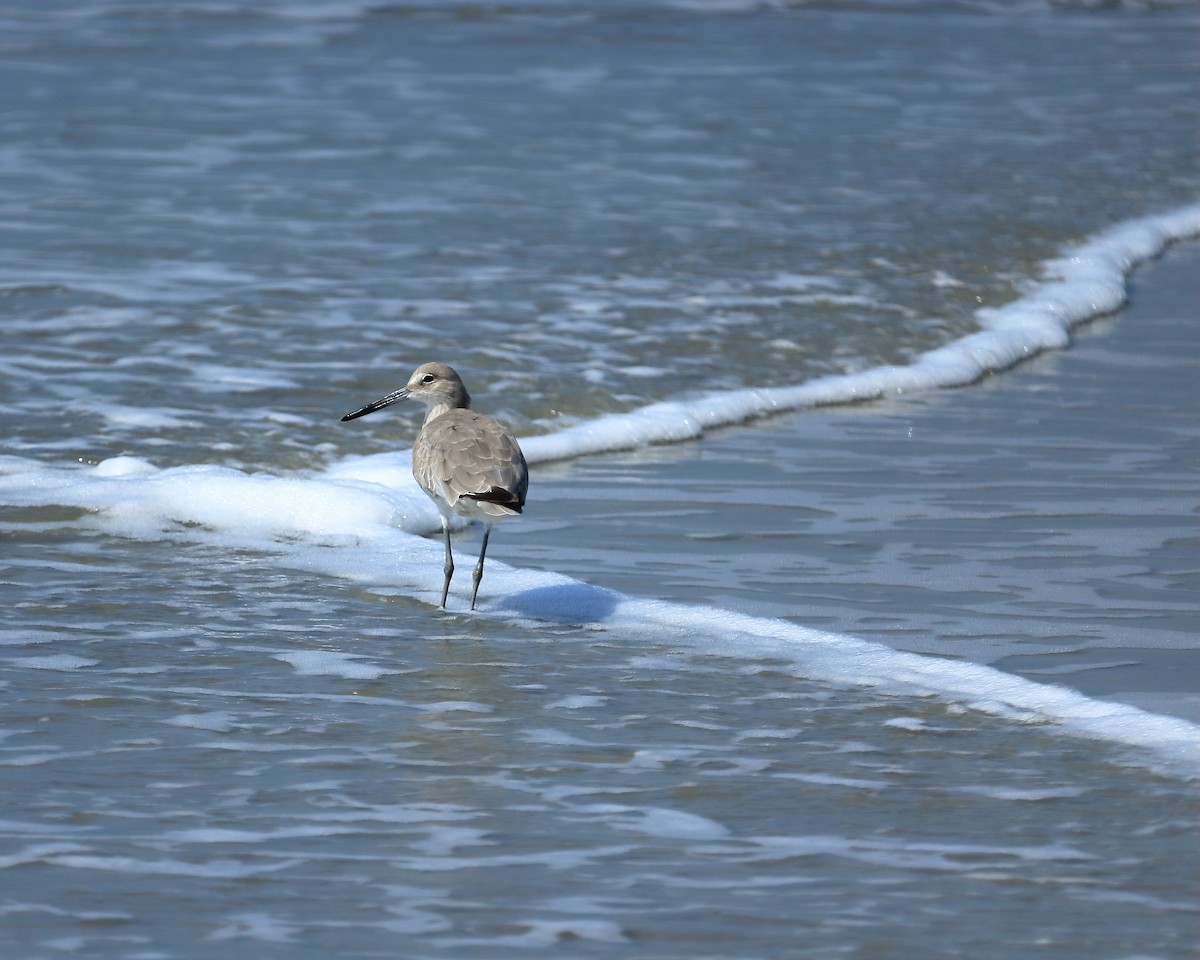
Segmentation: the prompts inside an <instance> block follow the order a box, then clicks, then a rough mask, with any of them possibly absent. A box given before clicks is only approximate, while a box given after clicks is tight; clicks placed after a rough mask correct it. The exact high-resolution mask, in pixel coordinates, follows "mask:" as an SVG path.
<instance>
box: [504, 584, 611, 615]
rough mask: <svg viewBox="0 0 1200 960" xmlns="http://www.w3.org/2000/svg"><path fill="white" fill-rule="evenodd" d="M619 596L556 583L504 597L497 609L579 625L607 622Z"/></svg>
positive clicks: (607, 591)
mask: <svg viewBox="0 0 1200 960" xmlns="http://www.w3.org/2000/svg"><path fill="white" fill-rule="evenodd" d="M620 600H621V595H620V594H619V593H616V592H615V591H613V590H606V589H605V588H603V587H594V586H592V585H591V584H587V583H558V584H554V585H552V586H546V587H534V588H533V589H531V590H523V591H521V592H520V593H514V594H512V595H511V596H509V597H506V598H505V599H504V601H503V602H501V603H499V604H497V605H496V608H497V609H501V610H504V611H506V612H511V613H515V614H517V615H518V616H522V617H529V618H530V619H532V620H547V621H550V622H552V623H565V624H583V623H596V622H599V621H603V620H607V619H608V618H609V617H610V616H611V615H612V613H613V611H615V610H616V609H617V605H618V604H619V603H620Z"/></svg>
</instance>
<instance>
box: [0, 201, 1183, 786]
mask: <svg viewBox="0 0 1200 960" xmlns="http://www.w3.org/2000/svg"><path fill="white" fill-rule="evenodd" d="M1197 235H1200V205H1194V206H1190V207H1187V208H1183V209H1180V210H1177V211H1174V212H1172V213H1168V214H1165V215H1162V216H1158V217H1149V218H1146V219H1142V220H1137V221H1133V222H1129V223H1125V224H1122V225H1119V226H1117V227H1115V228H1113V229H1111V230H1108V231H1106V232H1104V233H1102V234H1100V235H1099V236H1097V237H1095V238H1093V239H1091V240H1089V241H1088V242H1086V243H1084V244H1082V245H1080V246H1079V247H1076V248H1075V249H1073V250H1070V251H1068V252H1067V253H1066V254H1065V255H1064V256H1063V257H1061V258H1059V259H1057V260H1055V261H1053V262H1051V263H1049V264H1047V265H1046V270H1045V272H1046V277H1045V280H1044V281H1043V282H1041V283H1039V284H1037V285H1035V286H1033V287H1031V289H1030V290H1029V291H1028V292H1027V293H1026V294H1025V295H1024V296H1023V297H1021V298H1020V299H1018V300H1017V301H1015V302H1014V303H1012V304H1009V305H1008V306H1005V307H1002V308H998V309H993V310H988V311H982V312H981V313H980V316H979V320H980V325H981V327H982V329H981V330H980V331H979V332H978V333H975V334H972V335H970V336H967V337H964V338H962V339H960V340H957V341H954V342H952V343H950V344H948V345H946V346H943V347H940V348H938V349H936V350H932V351H930V352H929V353H926V354H924V355H922V356H920V357H918V358H917V360H916V361H915V362H914V363H912V364H910V365H908V366H887V367H878V368H874V369H871V370H865V371H862V372H860V373H855V374H850V375H845V376H830V377H824V378H821V379H818V380H815V381H811V382H808V383H804V384H799V385H796V386H791V387H779V388H771V389H762V390H739V391H733V392H727V393H712V394H706V395H704V396H701V397H696V398H692V399H681V400H670V401H663V402H660V403H655V404H651V405H649V406H647V407H644V408H642V409H640V410H635V411H632V412H630V413H626V414H619V415H614V416H608V417H601V418H598V419H595V420H592V421H588V422H585V423H579V424H576V425H574V426H571V427H568V428H567V429H564V430H561V431H558V432H556V433H551V434H548V435H545V436H539V437H531V438H528V439H526V440H524V441H522V443H523V446H524V448H525V451H526V455H527V457H528V458H529V459H530V460H531V461H534V462H538V461H547V460H554V459H561V458H569V457H580V456H585V455H587V454H590V453H595V452H599V451H609V450H617V449H624V448H631V447H637V446H640V445H643V444H652V443H667V442H672V441H677V440H684V439H690V438H693V437H697V436H699V435H701V434H702V433H703V431H704V429H706V428H707V427H712V426H718V425H723V424H732V423H736V422H740V421H743V420H746V419H748V418H752V417H755V416H760V415H766V414H772V413H778V412H782V411H786V410H796V409H801V408H805V407H812V406H817V405H822V404H836V403H844V402H854V401H861V400H867V399H871V398H875V397H881V396H885V395H888V394H895V393H902V392H908V391H913V390H931V389H937V388H944V387H951V386H957V385H961V384H966V383H970V382H973V381H975V380H977V379H978V378H979V377H981V376H984V375H985V374H987V373H989V372H992V371H997V370H1002V369H1004V368H1006V367H1008V366H1011V365H1012V364H1014V363H1016V362H1018V361H1020V360H1022V359H1024V358H1026V357H1029V356H1031V355H1033V354H1036V353H1038V352H1039V351H1042V350H1046V349H1052V348H1056V347H1061V346H1063V345H1064V344H1065V343H1066V342H1067V341H1068V339H1069V336H1070V330H1071V328H1072V327H1073V326H1075V325H1077V324H1078V323H1080V322H1082V321H1085V320H1087V319H1089V318H1091V317H1095V316H1098V315H1100V314H1103V313H1106V312H1110V311H1112V310H1115V309H1117V308H1118V307H1119V306H1120V305H1121V304H1122V302H1123V301H1124V297H1125V288H1124V280H1125V275H1126V274H1127V273H1128V272H1129V270H1130V269H1132V267H1133V266H1134V265H1136V264H1137V263H1138V262H1140V261H1142V260H1145V259H1147V258H1149V257H1152V256H1154V255H1155V254H1156V253H1158V252H1159V251H1160V250H1161V249H1162V248H1163V247H1164V246H1165V245H1166V244H1167V243H1168V242H1170V241H1172V240H1177V239H1183V238H1187V237H1193V236H1197ZM277 385H282V384H276V383H274V382H272V383H266V382H254V383H246V384H234V386H242V387H245V388H250V389H259V388H265V387H274V386H277ZM409 462H410V461H409V455H408V453H407V452H402V453H394V454H381V455H377V456H372V457H353V458H347V459H345V460H343V461H341V462H339V463H337V464H335V465H333V466H332V467H331V468H329V469H328V470H327V471H325V472H323V473H321V474H318V475H311V476H307V477H302V476H288V477H279V476H269V475H265V474H249V473H244V472H241V471H237V470H232V469H229V468H225V467H218V466H210V465H197V466H187V467H176V468H172V469H161V470H160V469H157V468H155V467H154V466H153V464H151V463H149V462H148V461H146V460H144V459H142V458H139V457H120V458H115V459H113V460H107V461H105V462H103V463H101V464H99V465H98V466H86V465H81V464H70V465H46V464H42V463H38V462H35V461H31V460H28V459H25V458H16V457H8V458H0V503H6V504H10V505H16V506H45V505H52V504H53V505H67V506H73V507H77V508H81V509H84V510H86V511H88V514H87V519H86V520H85V522H91V523H94V524H95V525H97V526H99V527H101V528H102V529H104V530H107V531H109V532H113V533H117V534H119V535H123V536H129V537H135V538H150V539H157V538H163V537H173V536H179V535H185V536H187V537H189V538H196V539H204V540H206V541H208V542H212V543H214V544H216V545H219V546H222V547H226V548H230V549H233V548H253V549H260V550H264V551H267V552H270V553H273V554H275V555H276V556H277V557H278V559H279V562H280V563H282V564H284V565H286V566H290V567H298V568H301V569H304V570H306V571H309V572H319V573H324V574H327V575H330V576H336V577H342V578H349V579H353V580H355V581H358V582H360V583H366V584H370V585H372V586H374V587H376V588H378V589H383V590H399V591H401V592H403V593H406V594H407V595H409V596H413V597H415V598H418V599H421V600H426V601H429V602H434V601H435V600H436V598H437V596H438V591H439V588H440V585H441V559H442V557H441V546H440V545H439V544H438V543H436V542H433V541H429V540H425V539H423V538H422V537H421V536H416V535H414V534H425V533H428V532H431V531H432V530H434V529H436V526H437V522H438V519H437V513H436V511H435V510H434V508H433V507H432V505H431V504H430V503H429V502H428V500H427V499H426V498H425V496H424V495H423V494H422V493H421V492H420V491H419V490H418V489H417V487H416V485H415V483H414V482H413V480H412V477H411V474H410V472H409ZM488 569H489V575H488V582H489V584H490V589H489V595H490V596H492V597H495V598H498V599H494V600H491V601H490V602H485V604H484V614H485V615H492V616H502V617H508V618H514V619H517V620H520V621H530V622H533V623H538V622H545V621H561V622H566V623H572V624H581V625H590V626H593V627H595V628H596V629H602V630H606V631H610V632H612V633H614V634H619V635H620V636H622V637H623V638H629V639H631V640H645V641H653V642H655V643H659V644H665V645H666V646H667V647H668V648H674V649H682V650H688V651H693V652H697V653H702V654H717V655H721V656H731V657H741V658H746V657H749V658H756V659H757V658H772V659H775V660H778V661H780V662H783V663H787V664H791V666H792V669H793V670H794V671H795V672H796V673H797V675H802V676H806V677H810V678H814V679H820V680H823V681H827V682H830V683H833V684H844V685H858V684H862V685H869V686H872V687H875V688H877V689H879V690H882V691H887V692H894V693H901V694H905V695H912V696H936V697H939V698H941V699H943V700H949V701H952V702H955V703H960V704H962V705H964V706H966V707H969V708H972V709H977V710H981V711H985V712H989V713H993V714H997V715H1000V716H1004V717H1007V718H1011V719H1014V720H1018V721H1025V722H1031V723H1043V724H1047V723H1053V724H1056V725H1057V726H1058V727H1059V728H1060V729H1063V730H1066V731H1070V732H1072V733H1075V734H1079V735H1083V736H1088V737H1096V738H1102V739H1107V740H1110V741H1115V742H1119V743H1123V744H1126V745H1130V746H1133V747H1136V748H1139V750H1141V751H1142V752H1143V753H1144V754H1145V755H1146V756H1147V758H1154V759H1157V760H1159V761H1162V762H1164V763H1165V764H1166V765H1167V766H1169V767H1170V768H1171V769H1174V770H1176V771H1178V772H1182V773H1184V774H1186V775H1189V776H1200V729H1197V727H1196V726H1195V725H1193V724H1190V723H1187V722H1185V721H1183V720H1179V719H1175V718H1170V717H1165V716H1159V715H1155V714H1151V713H1147V712H1144V711H1142V710H1139V709H1137V708H1135V707H1132V706H1128V705H1124V704H1119V703H1111V702H1105V701H1098V700H1094V699H1090V698H1088V697H1086V696H1083V695H1082V694H1080V693H1077V692H1075V691H1073V690H1070V689H1067V688H1065V687H1061V686H1054V685H1049V684H1044V683H1035V682H1032V681H1029V680H1025V679H1022V678H1020V677H1016V676H1013V675H1010V674H1006V673H1003V672H1001V671H998V670H995V669H993V668H990V667H987V666H983V665H979V664H974V663H968V662H962V661H951V660H946V659H935V658H928V657H922V656H919V655H916V654H911V653H905V652H901V651H897V650H894V649H891V648H889V647H886V646H883V645H880V644H876V643H868V642H865V641H862V640H858V639H856V638H853V637H848V636H842V635H837V634H832V633H826V632H822V631H818V630H812V629H808V628H805V627H802V626H797V625H795V624H792V623H788V622H783V621H777V620H767V619H761V618H754V617H749V616H743V615H740V614H735V613H731V612H728V611H723V610H717V609H712V608H691V607H685V606H682V605H678V604H669V603H664V602H660V601H656V600H651V599H637V598H633V597H628V596H623V595H620V594H616V593H612V592H610V591H606V590H601V589H598V588H595V587H591V586H589V585H587V584H585V583H581V582H579V581H576V580H571V579H569V578H567V577H564V576H561V575H556V574H553V573H543V572H540V571H533V570H517V569H513V568H511V567H508V566H506V565H504V564H502V563H499V562H497V561H493V562H492V564H491V565H490V566H489V568H488ZM289 662H290V663H292V665H293V667H295V668H296V669H297V670H298V671H300V672H333V673H337V674H340V675H343V676H347V677H353V678H374V677H376V676H378V675H379V671H378V670H377V669H376V668H375V667H374V666H372V665H370V664H368V663H362V662H358V661H356V660H353V659H351V658H350V657H342V656H339V655H332V654H325V655H320V656H318V655H310V657H309V658H308V659H307V660H305V661H303V662H301V661H299V660H297V659H294V658H290V659H289ZM22 663H23V665H24V666H33V667H39V668H41V669H59V670H63V669H86V668H87V667H88V666H90V663H89V662H85V661H83V660H81V659H80V658H74V659H69V658H64V657H55V656H50V657H44V658H26V659H25V660H23V661H22ZM893 726H896V728H897V729H898V730H899V729H903V730H907V731H910V732H912V733H914V734H916V735H924V734H926V733H928V732H929V729H930V728H927V727H925V726H924V725H923V724H920V723H917V722H915V721H914V722H912V723H909V724H908V725H907V726H903V727H900V726H899V725H896V724H893Z"/></svg>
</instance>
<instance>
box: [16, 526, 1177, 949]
mask: <svg viewBox="0 0 1200 960" xmlns="http://www.w3.org/2000/svg"><path fill="white" fill-rule="evenodd" d="M86 546H87V545H86V544H78V543H77V544H74V545H72V546H71V547H70V549H69V550H61V551H60V547H59V546H57V545H55V544H54V543H53V542H48V543H43V544H41V545H39V547H38V548H37V549H36V552H35V551H34V550H33V548H32V547H30V548H29V550H28V552H29V553H30V554H34V553H35V555H36V563H35V565H36V567H37V568H38V569H39V571H41V575H39V577H38V582H37V583H27V584H25V585H24V594H25V600H24V601H23V605H22V615H23V620H24V623H25V627H24V628H23V633H24V635H23V636H22V635H21V634H20V633H18V632H16V631H11V630H10V631H7V632H6V633H5V634H4V647H3V659H4V661H5V667H4V682H5V691H4V692H5V696H4V699H3V706H2V707H0V725H2V728H3V730H4V732H5V734H6V736H5V738H4V741H3V743H2V745H0V767H2V768H3V769H4V770H5V771H6V772H5V773H3V774H2V776H3V779H4V782H5V798H6V799H5V806H6V810H7V814H6V817H5V820H4V822H3V823H2V824H0V837H2V838H3V844H4V854H3V856H2V857H0V864H2V865H3V867H4V871H3V873H4V877H5V883H4V886H5V889H6V893H5V896H4V903H3V907H2V914H0V923H2V924H3V927H4V929H5V931H6V940H7V942H8V944H9V949H10V950H16V951H17V952H15V953H10V955H11V956H14V957H16V956H35V955H36V956H40V955H43V953H44V951H46V950H48V949H53V950H54V951H55V953H56V954H57V953H64V954H68V955H69V954H71V953H82V954H85V955H88V956H130V957H135V956H182V955H187V956H189V957H205V956H213V957H216V956H223V957H228V956H230V955H238V956H240V955H243V952H244V951H245V950H247V949H253V950H254V952H255V955H256V956H261V955H263V953H264V952H265V953H267V954H276V955H281V956H307V955H328V953H329V952H334V953H337V954H338V955H341V956H374V955H377V954H379V955H384V954H386V955H396V953H397V952H399V953H400V954H401V955H404V956H412V957H465V956H477V955H478V952H479V950H481V949H484V950H486V951H487V952H488V955H489V956H497V957H504V956H513V957H516V956H522V955H527V953H528V951H531V950H534V951H538V952H542V951H545V952H547V953H548V954H549V955H554V954H555V952H556V951H559V950H563V949H569V950H570V951H571V952H572V955H581V956H597V957H607V956H628V955H630V954H631V953H632V954H634V955H639V956H642V955H645V956H677V955H680V952H681V951H683V952H686V953H687V954H688V955H690V956H697V957H705V956H709V957H721V956H729V955H731V954H736V955H739V956H777V955H780V952H781V951H783V952H786V951H788V950H791V949H794V948H799V947H803V949H804V950H805V952H806V954H808V955H812V956H819V957H824V956H829V957H835V956H844V955H847V953H849V955H864V956H865V955H870V954H871V952H872V951H875V952H876V953H879V952H882V954H883V955H889V954H892V955H896V956H916V955H919V954H921V953H923V952H925V951H928V950H930V949H933V946H934V944H938V945H941V946H943V947H944V946H945V945H947V944H949V945H953V949H954V950H956V951H970V952H971V953H972V954H973V955H976V956H983V957H997V958H1000V957H1008V956H1012V955H1014V953H1030V952H1036V953H1037V954H1038V955H1044V956H1059V957H1074V956H1078V955H1079V953H1080V951H1081V950H1082V951H1084V952H1088V953H1089V954H1091V955H1097V956H1120V955H1126V953H1128V954H1129V955H1132V954H1133V953H1134V952H1136V951H1141V952H1142V953H1143V954H1146V955H1162V956H1175V955H1182V953H1180V951H1182V950H1185V949H1186V944H1187V943H1188V942H1189V938H1190V936H1191V934H1192V933H1194V931H1195V914H1194V912H1193V911H1192V907H1191V905H1190V904H1189V903H1188V902H1187V898H1186V895H1185V894H1184V893H1183V891H1185V890H1186V889H1187V886H1188V873H1189V872H1190V871H1189V869H1188V868H1187V867H1185V866H1184V864H1183V863H1182V862H1181V858H1179V856H1178V851H1179V849H1180V848H1181V846H1185V845H1187V844H1189V843H1191V842H1192V841H1193V840H1194V829H1195V828H1194V823H1193V820H1192V813H1193V812H1194V810H1193V797H1192V796H1191V789H1190V787H1188V786H1187V784H1186V783H1184V782H1181V781H1178V780H1175V779H1173V778H1162V777H1160V776H1157V775H1153V774H1148V773H1147V771H1146V770H1145V769H1144V768H1143V767H1141V766H1140V765H1130V762H1129V761H1130V760H1131V759H1133V758H1132V757H1131V756H1129V755H1127V754H1125V753H1124V752H1123V751H1121V750H1120V749H1117V748H1114V747H1112V746H1108V745H1105V744H1103V743H1099V742H1092V741H1087V740H1082V739H1078V738H1073V737H1064V736H1062V735H1061V734H1056V733H1054V732H1052V731H1049V730H1043V729H1039V727H1038V726H1037V725H1032V726H1031V725H1022V724H1014V723H1011V722H1007V721H1003V720H1000V719H998V718H995V717H989V716H986V715H983V714H979V713H977V712H973V711H970V710H963V709H961V708H956V707H954V706H953V705H948V704H946V703H944V702H939V701H938V700H936V699H927V700H919V699H914V698H903V697H887V696H881V695H879V694H877V693H873V692H872V691H870V690H865V689H855V688H852V687H851V688H837V687H830V686H829V685H828V684H824V683H815V682H811V681H806V680H804V679H803V678H798V677H796V676H795V674H794V671H793V670H791V669H789V668H787V667H785V666H784V665H779V664H776V663H773V662H772V661H771V660H769V659H768V660H761V661H756V660H755V659H754V658H722V657H710V656H704V655H689V654H686V653H683V652H681V651H680V650H678V649H673V648H671V647H670V646H668V645H664V646H662V647H660V648H655V647H653V646H650V647H647V646H645V645H644V644H641V643H637V642H634V641H631V640H630V638H628V637H624V636H622V635H621V634H620V633H618V632H610V631H605V630H597V629H580V628H574V627H571V626H568V625H560V626H557V627H555V626H543V627H541V628H539V629H537V630H531V629H530V628H529V627H528V626H521V625H516V624H512V623H505V622H502V621H500V622H497V621H494V620H491V619H484V620H480V619H479V618H464V617H461V616H457V615H454V614H449V615H442V616H435V615H431V614H430V613H429V611H428V608H427V607H425V606H424V605H423V604H415V603H412V602H410V601H405V600H399V599H395V600H384V599H381V598H380V597H379V596H377V595H372V594H371V593H369V592H366V591H362V590H357V589H354V588H352V587H347V586H346V585H345V584H343V583H337V582H330V581H329V580H328V579H327V578H323V577H308V576H305V575H304V574H302V573H297V572H295V571H289V572H287V573H280V572H279V571H278V570H277V569H274V568H273V567H272V566H271V564H270V562H269V560H267V559H264V558H258V557H254V556H244V557H241V558H235V561H234V562H232V563H230V562H224V563H221V564H214V563H213V562H212V558H211V557H210V556H209V555H208V551H207V549H206V548H204V547H201V546H189V545H187V544H184V543H181V544H175V545H165V544H145V543H137V542H122V541H111V540H107V539H106V540H104V541H103V542H100V541H93V542H92V543H91V544H90V546H91V548H92V549H91V550H90V551H89V550H87V549H86ZM23 552H26V551H24V550H21V551H18V557H16V558H12V559H10V560H9V561H8V563H7V564H6V569H7V571H8V574H7V575H8V576H9V577H12V576H14V572H15V574H16V576H17V577H19V576H20V571H21V570H22V569H23V566H22V563H21V561H20V559H19V556H20V553H23ZM14 560H15V561H16V562H15V563H14V562H13V561H14ZM47 566H50V567H51V568H53V569H55V570H56V571H57V574H56V575H55V576H52V577H44V573H45V570H46V568H47ZM147 570H150V571H157V574H158V576H157V577H156V579H163V580H169V581H170V582H171V587H170V588H169V589H166V588H161V587H152V588H150V589H147V586H146V579H147V575H146V571H147ZM79 598H82V600H81V599H79ZM79 602H82V603H83V604H84V610H83V611H79V610H72V611H71V613H70V614H69V615H68V614H67V612H66V611H67V608H68V607H73V606H74V605H75V604H76V603H79ZM81 612H82V613H85V614H86V616H87V618H88V621H89V623H90V624H91V625H90V627H88V628H86V629H84V628H81V627H80V626H79V614H80V613H81ZM348 627H350V628H351V629H352V631H353V632H349V633H348V632H347V629H348ZM1018 913H1019V914H1020V915H1021V917H1022V923H1021V924H1020V925H1016V926H1014V925H1013V923H1012V918H1013V916H1014V915H1015V914H1018ZM872 945H874V946H872ZM1121 950H1124V951H1126V953H1121V952H1120V951H1121ZM231 951H233V952H232V954H231Z"/></svg>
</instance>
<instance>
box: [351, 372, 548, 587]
mask: <svg viewBox="0 0 1200 960" xmlns="http://www.w3.org/2000/svg"><path fill="white" fill-rule="evenodd" d="M409 399H412V400H420V401H421V402H422V403H423V404H425V406H426V411H425V423H424V425H423V426H422V427H421V432H420V433H418V434H417V439H416V442H415V443H413V450H412V471H413V476H414V477H415V478H416V481H417V483H418V484H420V485H421V489H422V490H424V491H425V492H426V493H427V494H428V495H429V499H431V500H432V501H433V502H434V504H436V505H437V508H438V512H439V513H441V515H442V533H443V534H444V535H445V538H446V563H445V566H444V567H443V568H442V571H443V573H444V574H445V580H444V581H443V583H442V609H445V607H446V596H447V595H448V594H449V592H450V578H451V577H453V576H454V555H453V554H452V553H451V552H450V516H451V514H454V513H457V514H458V515H459V516H463V517H469V518H470V519H472V520H482V521H483V546H481V547H480V548H479V562H478V563H477V564H475V572H474V573H473V574H472V575H471V609H472V610H474V609H475V598H476V596H477V595H478V594H479V581H480V580H482V579H483V558H484V556H485V555H486V554H487V545H488V537H489V536H491V533H492V524H494V523H496V522H497V521H499V520H503V519H504V518H505V517H511V516H513V515H514V514H518V513H520V512H521V510H522V509H523V508H524V506H525V492H526V491H527V490H528V489H529V468H528V467H527V466H526V465H525V455H524V454H523V453H521V447H520V445H519V444H518V443H517V438H516V437H514V436H513V435H512V432H511V431H510V430H509V429H508V428H507V427H506V426H504V424H502V423H500V421H498V420H493V419H492V418H491V417H489V416H487V415H486V414H482V413H476V412H475V411H474V410H471V409H469V408H470V406H471V396H470V394H468V393H467V388H466V387H465V386H463V382H462V379H461V378H460V377H459V375H458V374H457V373H456V372H455V371H454V369H453V368H452V367H448V366H446V364H444V363H425V364H422V365H421V366H419V367H417V369H416V370H414V371H413V375H412V376H411V377H409V378H408V383H407V384H406V385H405V386H403V387H401V388H400V389H399V390H397V391H396V392H395V393H389V394H388V395H387V396H386V397H381V398H380V399H378V400H376V401H374V402H373V403H368V404H367V405H366V406H365V407H362V408H361V409H359V410H355V411H354V412H353V413H348V414H346V415H345V416H344V417H342V420H343V421H345V420H353V419H355V418H356V417H363V416H366V415H367V414H368V413H374V412H375V411H376V410H382V409H383V408H384V407H386V406H389V405H391V404H393V403H395V402H396V401H397V400H409Z"/></svg>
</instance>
